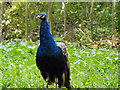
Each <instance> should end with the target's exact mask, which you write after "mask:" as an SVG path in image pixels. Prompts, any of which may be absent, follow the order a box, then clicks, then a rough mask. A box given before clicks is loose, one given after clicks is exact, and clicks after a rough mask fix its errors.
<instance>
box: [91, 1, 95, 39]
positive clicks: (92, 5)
mask: <svg viewBox="0 0 120 90" xmlns="http://www.w3.org/2000/svg"><path fill="white" fill-rule="evenodd" d="M93 7H94V0H92V4H91V10H90V30H91V39H92V40H93Z"/></svg>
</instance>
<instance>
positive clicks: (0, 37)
mask: <svg viewBox="0 0 120 90" xmlns="http://www.w3.org/2000/svg"><path fill="white" fill-rule="evenodd" d="M2 15H3V2H2V3H1V4H0V42H1V41H2V40H3V38H2V29H3V27H2Z"/></svg>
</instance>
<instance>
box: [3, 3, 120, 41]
mask: <svg viewBox="0 0 120 90" xmlns="http://www.w3.org/2000/svg"><path fill="white" fill-rule="evenodd" d="M25 4H26V3H25V2H10V5H11V7H9V5H6V3H5V2H4V12H3V21H2V23H3V30H2V31H3V33H2V34H3V37H5V38H4V39H11V40H13V39H16V38H22V39H24V38H25ZM50 5H51V12H52V17H50V18H52V27H53V31H52V32H53V35H56V34H57V35H58V36H60V37H63V35H64V30H63V29H64V5H63V4H62V2H51V4H50ZM90 8H91V2H68V3H66V23H67V26H66V27H67V29H66V31H65V32H66V38H67V40H68V41H73V42H74V41H76V40H77V41H78V42H79V41H80V39H81V38H85V37H86V35H88V36H89V37H90V19H89V18H90ZM111 8H112V3H111V2H95V5H94V7H93V34H94V40H100V38H106V37H107V36H109V35H111V33H112V32H111V31H112V23H111V22H112V10H111ZM27 9H28V13H27V14H28V20H27V21H28V23H27V24H28V34H29V35H28V37H30V38H35V36H34V32H37V33H39V24H40V20H38V19H37V18H36V16H37V15H38V14H39V13H41V12H45V13H47V12H48V3H47V2H29V3H28V7H27ZM114 9H115V10H114V11H115V12H114V14H115V18H114V21H115V23H114V24H115V30H114V31H115V33H114V34H115V36H119V33H118V32H119V31H118V30H119V29H118V27H119V24H118V23H119V22H118V21H120V20H119V17H118V16H119V3H118V2H116V6H115V7H114ZM47 17H48V14H47ZM79 28H80V29H81V30H82V32H84V33H85V35H83V34H82V32H81V31H79ZM86 39H87V40H86V41H89V38H86Z"/></svg>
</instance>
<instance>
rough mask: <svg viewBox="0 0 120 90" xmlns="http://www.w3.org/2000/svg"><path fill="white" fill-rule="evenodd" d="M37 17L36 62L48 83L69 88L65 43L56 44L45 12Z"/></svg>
mask: <svg viewBox="0 0 120 90" xmlns="http://www.w3.org/2000/svg"><path fill="white" fill-rule="evenodd" d="M38 18H40V19H41V20H42V22H41V24H40V46H39V47H38V50H37V54H36V64H37V67H38V69H39V70H40V71H41V75H42V77H43V78H44V80H45V81H46V82H47V87H48V85H52V84H54V83H56V84H58V85H59V87H60V88H61V87H62V86H65V87H66V88H68V89H69V88H70V81H69V80H70V69H69V62H68V58H67V52H66V47H65V44H63V43H59V44H56V43H55V41H54V39H53V36H52V34H51V33H50V31H49V23H48V22H47V19H46V14H44V13H41V14H39V15H38Z"/></svg>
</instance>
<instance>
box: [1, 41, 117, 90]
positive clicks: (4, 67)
mask: <svg viewBox="0 0 120 90" xmlns="http://www.w3.org/2000/svg"><path fill="white" fill-rule="evenodd" d="M38 44H39V42H36V43H35V42H30V41H27V42H23V41H20V40H17V41H16V42H13V41H11V42H9V41H3V42H1V43H0V60H1V61H0V65H1V67H0V75H1V77H0V79H1V80H0V88H45V87H46V82H45V81H44V80H43V78H42V77H41V74H40V71H39V69H38V68H37V66H36V61H35V55H36V51H37V47H38ZM67 51H68V55H69V62H70V70H71V85H72V87H73V88H118V51H117V50H115V49H105V48H99V49H89V48H86V47H84V48H81V49H80V48H77V47H76V46H75V45H72V44H71V45H67ZM49 87H51V88H54V87H55V86H49Z"/></svg>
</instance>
